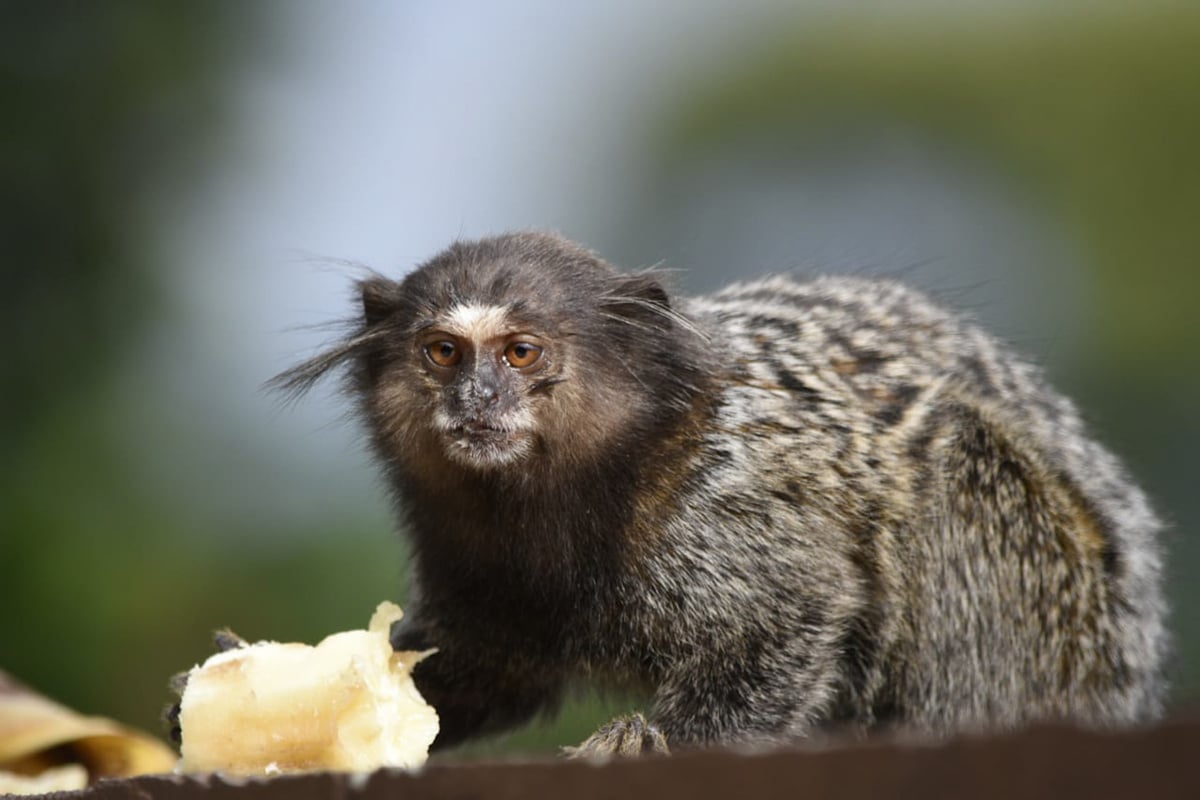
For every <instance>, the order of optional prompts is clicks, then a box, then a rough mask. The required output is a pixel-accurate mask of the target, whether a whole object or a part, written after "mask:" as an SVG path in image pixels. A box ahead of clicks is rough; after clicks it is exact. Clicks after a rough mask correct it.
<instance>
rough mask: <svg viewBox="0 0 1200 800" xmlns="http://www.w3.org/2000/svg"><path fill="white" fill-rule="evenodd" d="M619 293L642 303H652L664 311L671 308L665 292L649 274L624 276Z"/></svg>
mask: <svg viewBox="0 0 1200 800" xmlns="http://www.w3.org/2000/svg"><path fill="white" fill-rule="evenodd" d="M621 293H622V294H623V295H625V296H626V297H629V298H636V299H637V300H640V301H642V302H644V303H652V304H654V305H656V306H659V307H660V308H662V309H664V310H670V308H671V299H670V297H668V296H667V290H666V289H664V288H663V287H662V284H661V283H659V282H658V280H657V279H656V278H655V277H654V276H653V275H650V274H642V275H629V276H626V278H625V285H624V286H623V287H622V292H621Z"/></svg>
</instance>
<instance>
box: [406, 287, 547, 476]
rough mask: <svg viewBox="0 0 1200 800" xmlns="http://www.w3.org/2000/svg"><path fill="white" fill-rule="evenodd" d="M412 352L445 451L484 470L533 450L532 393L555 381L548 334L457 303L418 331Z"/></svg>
mask: <svg viewBox="0 0 1200 800" xmlns="http://www.w3.org/2000/svg"><path fill="white" fill-rule="evenodd" d="M413 358H414V359H415V360H416V361H417V362H418V364H419V368H420V370H421V373H422V374H421V383H422V384H423V386H424V388H425V390H426V391H425V393H426V396H427V397H428V398H429V399H431V400H432V401H433V402H432V404H431V407H430V408H429V414H430V416H429V420H430V424H431V426H432V428H433V430H434V432H435V434H436V436H437V438H438V439H439V443H440V445H441V447H442V448H443V450H444V452H445V454H446V456H447V457H449V458H450V459H451V460H452V461H455V462H457V463H459V464H460V465H462V466H466V467H471V468H475V469H488V468H492V467H498V466H503V465H506V464H510V463H512V462H515V461H518V460H521V459H523V458H526V457H528V456H529V455H530V453H531V452H532V450H533V449H534V448H535V447H536V445H537V437H538V433H539V429H538V427H539V426H538V418H537V413H536V409H535V408H534V406H535V404H536V403H537V398H536V395H537V394H538V392H539V391H543V390H545V389H546V388H548V387H549V386H551V385H553V384H554V383H556V382H557V379H556V377H555V376H556V374H557V372H558V370H557V369H556V367H557V366H558V365H557V364H556V363H555V353H554V348H553V347H552V346H551V344H550V342H549V340H548V337H546V336H545V335H542V334H539V333H536V332H534V331H533V330H530V329H529V328H528V326H524V325H521V324H520V321H519V320H515V319H513V318H512V317H511V316H510V314H509V313H508V311H507V309H505V308H503V307H499V306H491V305H483V304H476V303H466V304H457V305H454V306H453V307H451V308H450V309H449V310H448V312H447V313H445V314H442V315H439V317H438V319H437V320H436V321H434V322H433V323H432V324H430V325H429V326H428V327H427V328H426V329H424V330H422V331H420V332H419V333H418V335H417V336H416V337H415V340H414V353H413Z"/></svg>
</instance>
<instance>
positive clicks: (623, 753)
mask: <svg viewBox="0 0 1200 800" xmlns="http://www.w3.org/2000/svg"><path fill="white" fill-rule="evenodd" d="M563 754H564V755H565V756H567V758H598V759H606V758H612V757H613V756H620V757H634V756H645V755H664V756H665V755H670V754H671V751H670V750H669V749H667V737H666V736H664V735H663V733H662V731H660V730H659V729H658V728H656V727H654V726H653V725H651V724H650V723H649V722H647V721H646V718H645V717H643V716H642V715H641V714H630V715H629V716H627V717H617V718H616V719H614V720H613V721H612V722H609V723H608V724H606V725H604V726H603V727H601V728H600V730H598V731H596V732H595V733H593V734H592V735H591V736H589V737H588V738H587V739H586V740H585V741H584V742H583V744H581V745H579V746H578V747H564V748H563Z"/></svg>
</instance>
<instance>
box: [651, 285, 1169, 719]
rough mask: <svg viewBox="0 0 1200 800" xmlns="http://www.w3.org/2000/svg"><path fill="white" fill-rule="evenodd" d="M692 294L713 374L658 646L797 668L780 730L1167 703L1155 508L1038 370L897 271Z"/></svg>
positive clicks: (662, 592) (654, 599) (666, 573)
mask: <svg viewBox="0 0 1200 800" xmlns="http://www.w3.org/2000/svg"><path fill="white" fill-rule="evenodd" d="M684 310H685V311H686V313H687V314H688V315H689V316H691V317H692V318H693V319H695V320H696V321H697V322H698V323H699V325H700V326H701V327H702V328H703V329H704V330H705V332H706V333H707V334H708V336H709V338H710V341H709V347H710V352H711V354H712V358H713V359H714V360H715V361H716V362H717V363H718V364H719V366H718V371H719V373H720V377H719V379H718V386H719V390H718V396H717V398H716V402H715V406H714V408H713V410H712V411H711V414H712V416H711V420H710V423H709V424H707V425H706V426H705V427H704V428H703V430H704V433H703V441H702V444H701V446H700V447H699V448H698V450H697V451H696V453H695V455H694V456H692V458H691V460H690V462H689V464H690V465H689V467H688V469H687V470H685V472H686V475H684V476H683V477H680V478H679V479H678V480H677V481H676V483H677V485H678V486H679V487H680V488H679V492H680V496H679V499H678V504H677V506H676V509H677V510H676V511H675V513H673V514H672V515H670V516H669V518H668V519H667V521H666V523H664V524H663V525H662V526H661V530H659V531H657V532H656V533H655V534H654V536H655V537H657V538H656V541H658V542H659V545H660V546H658V547H657V548H656V549H655V550H654V555H653V557H652V561H653V563H654V566H653V568H652V569H650V570H648V571H649V573H650V574H651V576H652V578H651V584H652V585H653V587H654V591H652V592H651V593H650V600H649V601H648V607H649V608H650V609H651V611H650V613H648V614H644V615H642V619H643V620H649V621H643V622H642V623H641V624H642V628H643V630H644V635H645V636H646V637H648V638H649V640H650V642H649V644H650V646H651V649H652V651H653V652H657V653H663V654H670V653H671V648H672V646H673V645H672V643H673V642H681V641H682V642H687V643H688V644H687V645H686V647H685V648H684V649H685V650H687V649H695V648H698V647H700V648H703V647H707V648H730V649H731V650H732V651H734V652H736V651H737V650H738V649H739V648H741V649H742V650H744V649H745V647H746V643H747V642H752V643H754V645H753V646H754V648H755V651H754V656H753V658H749V657H748V656H744V658H745V660H746V661H747V669H746V670H745V673H744V674H742V675H741V676H740V677H737V676H735V677H729V676H725V677H723V678H722V679H721V680H722V681H724V683H725V684H734V685H737V686H741V685H743V684H745V685H751V684H753V683H754V676H755V674H756V672H763V673H764V674H766V673H771V672H773V671H778V670H787V669H792V670H793V671H794V672H795V673H796V676H797V677H796V679H795V680H794V681H792V682H791V683H790V684H787V685H781V686H773V685H772V686H768V685H767V684H769V683H770V682H769V681H762V682H760V683H761V684H762V685H763V686H764V688H763V689H762V690H761V691H762V692H768V693H773V694H771V696H770V697H768V698H767V699H766V700H765V701H764V700H763V698H761V697H760V698H759V703H758V705H759V707H767V708H774V709H776V711H777V713H778V719H777V720H775V722H774V724H775V726H776V728H777V729H778V730H780V731H781V732H782V733H783V734H785V735H786V734H787V733H788V732H790V733H792V734H802V733H806V732H807V731H808V730H810V729H811V728H812V727H813V726H814V725H818V724H820V723H823V722H830V721H833V722H842V723H848V724H851V725H855V726H864V727H869V726H871V725H874V724H896V725H900V726H910V727H914V728H919V729H923V730H932V731H951V730H956V729H963V728H974V727H992V728H994V727H1005V726H1010V725H1014V724H1019V723H1021V722H1025V721H1029V720H1033V719H1039V718H1053V717H1068V718H1073V719H1079V720H1083V721H1089V722H1094V723H1107V722H1127V721H1133V720H1139V719H1144V718H1147V717H1150V716H1153V715H1154V714H1156V713H1157V712H1158V711H1159V710H1160V705H1161V699H1162V698H1161V695H1162V692H1163V683H1162V678H1161V674H1160V673H1161V661H1162V657H1163V653H1164V649H1165V641H1166V635H1165V629H1164V624H1163V616H1164V603H1163V599H1162V594H1161V586H1160V583H1161V580H1160V572H1161V565H1160V554H1159V549H1158V543H1157V541H1156V537H1157V533H1158V530H1159V528H1160V524H1159V522H1158V521H1157V519H1156V518H1155V516H1154V514H1153V512H1152V511H1151V510H1150V508H1149V505H1148V504H1147V502H1146V500H1145V497H1144V496H1143V494H1142V493H1141V492H1140V491H1139V490H1138V489H1137V487H1136V486H1134V485H1133V484H1132V483H1131V482H1130V481H1129V480H1128V479H1127V478H1126V477H1125V475H1124V472H1123V470H1122V469H1121V467H1120V465H1119V464H1118V463H1117V461H1116V459H1115V458H1114V457H1113V456H1112V455H1111V454H1109V453H1108V452H1107V451H1106V450H1104V449H1103V448H1102V447H1101V446H1099V445H1098V444H1096V443H1095V442H1093V441H1092V440H1091V439H1089V438H1088V437H1087V436H1086V435H1085V433H1084V431H1083V427H1082V424H1081V422H1080V420H1079V417H1078V414H1077V413H1076V411H1075V409H1074V407H1073V406H1072V404H1071V403H1070V402H1069V401H1067V400H1066V399H1065V398H1063V397H1062V396H1061V395H1058V394H1057V393H1055V392H1054V391H1053V390H1052V389H1050V388H1048V387H1047V386H1046V385H1045V384H1044V383H1043V382H1042V380H1041V377H1040V375H1039V373H1038V371H1037V370H1036V369H1035V368H1033V367H1031V366H1030V365H1028V364H1027V363H1025V362H1023V361H1021V360H1019V359H1017V358H1015V357H1014V356H1013V355H1012V354H1011V353H1009V352H1008V351H1007V350H1006V349H1005V348H1004V347H1003V346H1001V345H1000V344H998V343H997V342H996V341H995V340H994V339H992V338H991V337H990V336H988V335H987V334H986V333H984V332H983V331H982V330H981V329H979V328H977V327H975V326H974V325H972V324H970V323H969V322H966V321H964V320H962V319H960V318H958V317H956V316H954V315H953V314H950V313H948V312H946V311H944V310H942V309H941V308H939V307H937V306H936V305H934V304H933V303H931V302H930V301H928V300H927V299H926V298H924V297H923V296H921V295H919V294H917V293H915V292H912V291H909V290H907V289H904V288H903V287H900V286H898V285H896V284H893V283H889V282H875V281H865V280H857V279H845V278H837V279H834V278H826V279H818V280H815V281H813V282H810V283H797V282H794V281H792V280H790V279H786V278H773V279H770V280H767V281H762V282H756V283H749V284H739V285H735V286H733V287H730V288H728V289H726V290H724V291H722V292H720V293H718V294H716V295H712V296H709V297H703V298H697V299H694V300H692V301H689V303H688V304H687V305H685V307H684ZM668 611H669V612H670V613H669V614H667V613H665V612H668ZM667 620H669V623H668V622H667ZM679 655H680V653H673V654H671V656H666V657H664V663H665V661H666V660H667V658H669V657H678V656H679ZM791 665H794V666H791ZM664 669H666V668H665V667H664ZM791 693H797V694H801V693H802V694H804V695H805V696H806V697H807V698H808V699H809V701H806V702H804V703H802V704H797V702H796V701H795V699H794V697H792V696H791ZM776 695H777V696H776ZM659 703H660V706H661V707H663V708H664V709H665V712H666V714H667V715H668V716H670V714H671V712H672V710H673V709H675V708H678V709H683V708H685V707H686V706H687V704H688V702H687V698H683V697H676V696H675V695H673V694H672V692H671V691H670V690H669V688H668V690H667V691H665V692H662V693H660V699H659ZM680 713H682V711H681V712H680ZM789 715H790V716H789ZM685 727H686V726H685Z"/></svg>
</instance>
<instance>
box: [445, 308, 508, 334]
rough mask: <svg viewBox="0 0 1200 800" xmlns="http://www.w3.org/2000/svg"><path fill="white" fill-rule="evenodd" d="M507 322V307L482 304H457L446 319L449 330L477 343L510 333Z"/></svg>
mask: <svg viewBox="0 0 1200 800" xmlns="http://www.w3.org/2000/svg"><path fill="white" fill-rule="evenodd" d="M507 322H508V308H507V307H506V306H493V305H485V304H482V303H457V304H455V305H454V306H453V307H452V308H451V309H450V311H449V312H448V313H447V314H446V317H445V324H446V327H447V328H448V329H450V330H451V331H452V332H453V333H457V334H458V335H460V336H463V337H466V338H468V339H474V340H475V341H486V340H488V339H493V338H495V337H497V336H502V335H504V334H506V333H508V329H507Z"/></svg>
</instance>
